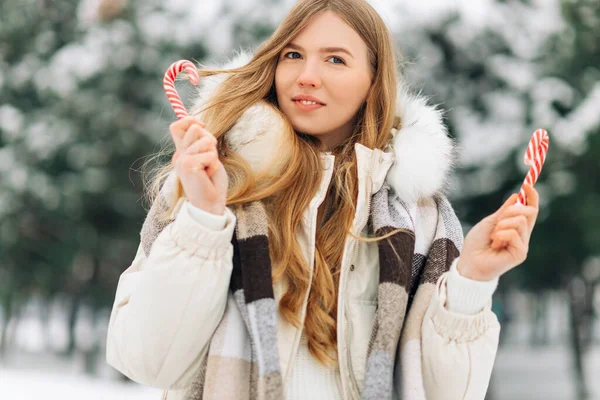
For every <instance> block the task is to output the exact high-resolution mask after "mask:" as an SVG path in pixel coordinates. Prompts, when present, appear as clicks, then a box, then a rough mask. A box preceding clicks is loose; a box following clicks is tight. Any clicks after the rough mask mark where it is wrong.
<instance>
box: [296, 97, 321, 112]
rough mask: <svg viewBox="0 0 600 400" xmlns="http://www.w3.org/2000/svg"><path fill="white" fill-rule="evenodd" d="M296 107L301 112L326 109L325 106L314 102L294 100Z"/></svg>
mask: <svg viewBox="0 0 600 400" xmlns="http://www.w3.org/2000/svg"><path fill="white" fill-rule="evenodd" d="M293 102H294V104H296V107H297V108H298V109H300V110H301V111H313V110H317V109H319V108H321V107H325V104H320V103H315V102H313V101H308V102H307V101H303V100H293Z"/></svg>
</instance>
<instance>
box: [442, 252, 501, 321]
mask: <svg viewBox="0 0 600 400" xmlns="http://www.w3.org/2000/svg"><path fill="white" fill-rule="evenodd" d="M457 264H458V258H456V259H455V260H454V262H453V263H452V265H451V266H450V272H449V273H448V280H447V281H446V290H447V293H448V298H447V303H446V308H447V309H448V310H449V311H452V312H455V313H459V314H467V315H473V314H477V313H478V312H480V311H481V310H483V309H484V307H485V306H486V304H487V303H488V301H489V300H490V298H491V297H492V295H493V294H494V292H495V291H496V288H497V287H498V278H496V279H493V280H491V281H476V280H473V279H469V278H465V277H464V276H462V275H461V274H460V273H459V272H458V269H457V268H456V265H457Z"/></svg>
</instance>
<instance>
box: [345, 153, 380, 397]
mask: <svg viewBox="0 0 600 400" xmlns="http://www.w3.org/2000/svg"><path fill="white" fill-rule="evenodd" d="M377 151H378V149H375V150H373V155H372V157H371V167H370V168H369V174H368V175H367V182H368V185H367V212H366V214H365V216H366V218H365V219H364V222H363V221H360V224H358V225H357V226H358V232H357V236H360V233H361V231H362V229H363V227H364V225H365V224H366V223H367V222H368V221H369V216H370V215H371V196H372V192H373V169H374V167H375V160H376V159H377V154H378V153H377ZM358 246H359V241H358V240H357V239H354V249H353V257H352V258H351V260H355V259H356V256H357V253H358ZM345 284H346V285H347V284H348V281H347V280H346V282H345ZM344 289H345V293H348V291H347V288H344ZM347 310H348V308H347V307H346V306H345V305H344V314H345V316H346V319H348V312H347ZM347 329H348V332H347V334H346V360H347V363H348V371H349V373H350V382H351V384H352V390H353V392H354V394H355V395H356V398H358V397H359V396H360V392H359V390H358V382H357V381H356V376H355V374H354V368H353V366H352V354H351V352H350V347H351V346H350V345H351V343H352V324H350V323H348V324H347Z"/></svg>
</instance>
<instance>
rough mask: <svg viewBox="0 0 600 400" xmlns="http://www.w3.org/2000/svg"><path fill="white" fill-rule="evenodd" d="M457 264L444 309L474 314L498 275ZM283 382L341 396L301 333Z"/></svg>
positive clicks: (205, 221)
mask: <svg viewBox="0 0 600 400" xmlns="http://www.w3.org/2000/svg"><path fill="white" fill-rule="evenodd" d="M181 212H187V213H189V215H190V216H191V217H192V218H193V219H194V220H195V221H197V222H198V223H200V224H202V225H203V226H205V227H207V228H210V229H213V230H220V229H223V228H224V227H225V223H226V216H225V215H222V216H221V215H215V214H211V213H208V212H206V211H204V210H201V209H199V208H197V207H194V206H192V205H191V204H190V203H189V202H188V201H186V202H185V203H184V206H183V207H182V210H181ZM457 263H458V258H457V259H456V260H454V263H453V264H452V266H451V268H450V271H451V272H450V274H449V276H448V280H447V282H446V285H447V294H448V300H447V303H446V308H447V309H448V310H450V311H452V312H455V313H460V314H476V313H478V312H479V311H481V310H482V309H483V308H484V307H485V305H486V303H487V302H488V300H489V298H490V297H491V296H492V294H493V293H494V291H495V290H496V287H497V285H498V278H496V279H494V280H492V281H486V282H481V281H474V280H471V279H468V278H465V277H463V276H461V275H460V274H459V273H458V270H457V269H456V265H457ZM285 385H286V392H287V393H286V399H288V400H305V399H310V400H321V399H323V400H325V399H327V400H336V399H341V398H342V396H341V383H340V374H339V369H338V368H337V367H331V368H327V367H325V366H324V365H323V364H321V363H320V362H318V361H317V360H316V359H315V358H314V357H313V356H312V355H311V354H310V353H309V351H308V346H307V342H306V336H305V335H304V333H303V334H302V338H301V341H300V346H299V348H298V353H297V354H296V357H295V358H294V364H293V365H292V370H291V372H290V375H289V377H288V380H287V382H286V383H285Z"/></svg>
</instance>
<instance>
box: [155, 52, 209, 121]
mask: <svg viewBox="0 0 600 400" xmlns="http://www.w3.org/2000/svg"><path fill="white" fill-rule="evenodd" d="M183 70H185V72H186V73H187V75H188V78H189V79H190V82H192V84H194V85H197V84H198V82H200V77H199V76H198V70H196V67H195V66H194V64H192V63H191V62H190V61H188V60H179V61H176V62H174V63H173V64H171V66H170V67H169V69H167V72H165V77H164V79H163V86H164V88H165V92H166V93H167V97H168V98H169V102H170V103H171V106H172V107H173V110H174V111H175V114H176V115H177V118H178V119H181V118H183V117H187V115H188V113H187V111H186V110H185V107H184V106H183V102H182V101H181V98H180V97H179V94H177V90H176V89H175V77H177V74H179V73H180V72H181V71H183Z"/></svg>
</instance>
